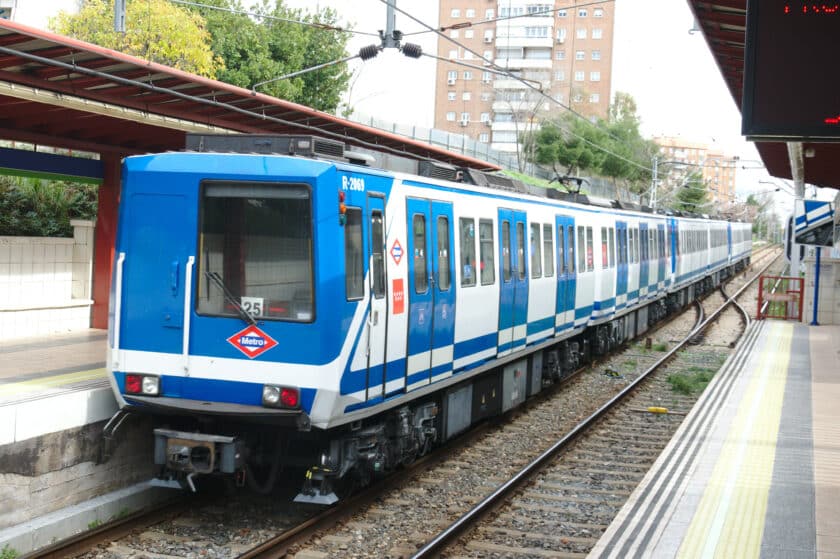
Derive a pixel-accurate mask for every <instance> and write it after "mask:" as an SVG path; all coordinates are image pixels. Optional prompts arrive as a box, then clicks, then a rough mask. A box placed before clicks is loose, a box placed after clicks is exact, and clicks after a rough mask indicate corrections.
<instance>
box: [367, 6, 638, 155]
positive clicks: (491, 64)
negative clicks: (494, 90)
mask: <svg viewBox="0 0 840 559" xmlns="http://www.w3.org/2000/svg"><path fill="white" fill-rule="evenodd" d="M379 1H380V2H382V3H383V4H385V5H388V6H391V7H392V8H393V9H394V10H396V11H398V12H399V13H401V14H403V15H404V16H406V17H407V18H409V19H411V20H412V21H414V22H415V23H418V24H419V25H422V26H423V27H425V28H426V29H427V30H429V31H430V32H432V33H435V34H436V35H438V36H440V37H442V38H443V39H445V40H446V41H449V42H450V43H452V44H454V45H456V46H458V47H459V48H462V49H464V50H465V51H467V52H469V53H472V54H473V55H474V56H476V57H477V58H478V59H480V60H482V61H484V62H485V63H486V64H487V66H489V67H490V68H493V69H495V70H496V71H497V72H496V73H498V74H501V75H504V76H506V77H509V78H511V79H513V80H516V81H519V82H520V83H523V84H524V85H525V86H526V87H528V88H530V89H532V90H533V91H536V92H537V93H538V94H539V95H541V96H543V97H545V98H546V99H547V100H549V101H551V102H553V103H555V104H557V105H558V106H560V107H562V108H564V109H566V110H567V111H569V112H570V113H571V114H573V115H574V116H576V117H577V118H579V119H581V120H584V121H586V122H587V123H589V124H591V125H592V126H595V127H596V128H597V129H599V130H601V131H602V132H604V133H606V134H607V135H609V136H610V137H611V138H613V139H614V140H616V141H621V139H620V138H617V137H616V136H615V135H614V134H612V133H611V132H610V131H609V130H606V129H604V128H603V127H601V126H597V125H595V124H593V123H591V122H590V121H589V119H587V118H586V117H585V116H583V115H582V114H580V113H579V112H577V111H575V110H574V109H572V108H571V107H570V106H568V105H565V104H563V103H561V102H560V101H558V100H557V99H555V98H554V97H552V96H550V95H548V94H547V93H545V92H544V91H543V90H542V88H541V87H540V88H538V87H535V86H534V85H533V84H531V83H528V82H527V81H525V80H523V79H522V78H521V77H519V76H517V75H516V74H514V73H512V72H510V71H509V70H506V69H504V68H501V67H499V66H498V65H497V64H496V63H495V62H494V61H492V60H488V59H487V58H485V57H484V56H483V55H482V54H479V53H478V52H476V51H474V50H472V49H470V48H469V47H467V46H466V45H464V44H463V43H461V42H459V41H456V40H455V39H453V38H451V37H449V36H447V35H446V33H443V32H442V31H440V30H438V29H436V28H434V27H432V26H430V25H429V24H427V23H425V22H423V21H422V20H420V19H418V18H416V17H414V16H413V15H411V14H410V13H408V12H406V11H405V10H403V9H401V8H398V7H397V6H396V5H395V4H393V3H392V2H391V0H379ZM610 1H612V0H610ZM564 132H566V133H567V134H570V135H572V136H574V137H575V138H577V139H579V140H581V141H583V142H584V143H586V144H588V145H590V146H592V147H594V148H596V149H598V150H600V151H602V152H604V153H606V154H608V155H611V156H613V157H615V158H617V159H620V160H622V161H624V162H625V163H629V164H630V165H633V166H635V167H638V168H639V169H642V170H643V171H652V170H653V169H652V168H650V167H648V166H646V165H643V164H641V163H639V162H638V161H634V160H632V159H630V158H628V157H624V156H623V155H620V154H618V153H616V152H614V151H612V150H610V149H609V148H606V147H604V146H601V145H599V144H597V143H595V142H593V141H591V140H589V139H587V138H585V137H583V136H581V135H579V134H576V133H575V132H573V131H572V130H568V129H564Z"/></svg>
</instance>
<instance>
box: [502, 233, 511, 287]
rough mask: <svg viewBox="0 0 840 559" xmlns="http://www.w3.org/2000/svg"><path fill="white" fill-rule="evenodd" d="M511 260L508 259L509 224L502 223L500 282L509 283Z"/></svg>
mask: <svg viewBox="0 0 840 559" xmlns="http://www.w3.org/2000/svg"><path fill="white" fill-rule="evenodd" d="M510 272H511V258H510V222H509V221H503V222H502V281H504V282H505V283H507V282H509V281H510Z"/></svg>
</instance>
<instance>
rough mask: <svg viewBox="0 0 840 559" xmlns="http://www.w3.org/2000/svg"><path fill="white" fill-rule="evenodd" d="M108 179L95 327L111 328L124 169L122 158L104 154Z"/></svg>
mask: <svg viewBox="0 0 840 559" xmlns="http://www.w3.org/2000/svg"><path fill="white" fill-rule="evenodd" d="M101 157H102V163H103V167H104V173H105V180H104V181H103V182H102V185H101V186H100V187H99V205H98V209H97V213H96V229H95V240H94V254H93V310H92V312H91V320H90V325H91V327H92V328H107V327H108V299H109V297H110V293H111V270H112V269H113V265H114V243H115V241H116V238H117V207H118V206H119V202H120V167H121V164H122V158H121V157H120V156H119V155H114V154H102V155H101Z"/></svg>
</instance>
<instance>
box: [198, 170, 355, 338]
mask: <svg viewBox="0 0 840 559" xmlns="http://www.w3.org/2000/svg"><path fill="white" fill-rule="evenodd" d="M201 195H202V200H201V219H200V226H199V227H200V229H199V232H200V240H199V246H200V250H199V251H198V252H199V253H198V255H197V257H198V262H197V266H196V267H197V270H198V279H199V280H200V281H198V282H197V288H196V297H195V299H196V311H197V312H198V313H200V314H202V315H213V316H238V314H239V311H238V309H237V305H239V306H242V307H244V308H247V310H248V311H249V312H250V313H252V314H253V315H254V316H255V317H259V318H260V319H261V320H262V319H266V320H289V321H300V322H311V321H312V320H313V319H314V316H315V306H314V299H313V294H314V289H313V264H312V263H313V259H312V246H313V244H312V209H311V208H312V201H311V197H310V191H309V187H308V186H306V185H302V184H290V183H249V182H234V181H207V182H205V183H203V184H202V193H201ZM359 246H360V247H361V243H359ZM225 291H227V292H228V293H227V294H226V293H225ZM231 298H232V299H233V301H231V300H230V299H231Z"/></svg>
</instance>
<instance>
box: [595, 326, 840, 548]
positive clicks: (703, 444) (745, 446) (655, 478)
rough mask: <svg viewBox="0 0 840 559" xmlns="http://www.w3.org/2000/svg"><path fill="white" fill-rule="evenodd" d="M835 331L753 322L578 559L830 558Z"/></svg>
mask: <svg viewBox="0 0 840 559" xmlns="http://www.w3.org/2000/svg"><path fill="white" fill-rule="evenodd" d="M838 426H840V326H837V325H833V326H805V325H802V324H794V323H790V322H780V321H761V322H754V323H752V325H751V326H750V328H749V329H748V330H747V332H746V335H745V336H744V337H743V338H742V341H741V342H740V345H739V347H738V348H737V349H736V351H735V352H734V353H733V354H732V356H731V357H730V358H729V359H728V360H727V362H726V363H725V364H724V366H723V367H722V368H721V370H720V372H719V373H718V374H717V375H716V377H715V378H714V380H713V381H712V382H711V383H710V384H709V386H708V388H707V389H706V391H705V392H704V394H703V396H702V397H701V399H700V400H698V402H697V404H696V405H695V407H694V408H693V409H692V411H691V412H690V413H689V415H688V416H687V417H686V419H685V421H684V422H683V424H682V425H681V426H680V428H679V430H678V431H677V433H676V434H675V435H674V437H673V439H672V440H671V442H670V443H669V444H668V446H667V447H666V449H665V450H664V451H663V453H662V454H661V455H660V457H659V459H658V460H657V461H656V463H655V464H654V466H653V468H652V469H651V470H650V471H649V472H648V474H647V475H646V477H645V478H644V479H643V481H642V483H641V484H639V486H638V487H637V488H636V490H635V491H634V492H633V494H632V495H631V497H630V499H629V500H628V501H627V503H626V504H625V506H624V507H623V508H622V509H621V511H620V513H619V515H618V516H617V517H616V519H615V521H614V522H613V523H612V524H611V525H610V526H609V527H608V528H607V530H606V532H605V533H604V535H603V536H602V537H601V538H600V540H599V542H598V544H597V545H596V547H595V548H594V549H593V550H592V552H591V554H590V557H604V558H606V557H611V558H618V557H621V558H627V557H656V558H665V557H709V558H711V557H716V558H732V557H738V558H746V557H761V558H776V557H779V558H781V557H785V558H799V557H802V558H806V557H808V558H818V559H820V558H823V559H829V558H831V559H837V558H840V427H838Z"/></svg>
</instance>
